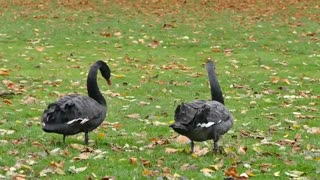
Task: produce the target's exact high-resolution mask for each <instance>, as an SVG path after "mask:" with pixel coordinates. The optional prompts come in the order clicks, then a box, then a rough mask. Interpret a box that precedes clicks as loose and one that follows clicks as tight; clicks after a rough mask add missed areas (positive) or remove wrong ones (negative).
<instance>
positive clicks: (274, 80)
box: [271, 76, 279, 84]
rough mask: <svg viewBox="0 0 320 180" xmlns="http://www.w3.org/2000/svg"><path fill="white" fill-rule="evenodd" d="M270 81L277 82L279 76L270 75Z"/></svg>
mask: <svg viewBox="0 0 320 180" xmlns="http://www.w3.org/2000/svg"><path fill="white" fill-rule="evenodd" d="M271 82H272V83H273V84H277V83H278V82H279V77H278V76H272V77H271Z"/></svg>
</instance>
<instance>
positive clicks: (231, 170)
mask: <svg viewBox="0 0 320 180" xmlns="http://www.w3.org/2000/svg"><path fill="white" fill-rule="evenodd" d="M224 175H226V176H231V177H238V171H237V169H236V168H235V167H230V168H228V169H227V170H226V171H225V172H224Z"/></svg>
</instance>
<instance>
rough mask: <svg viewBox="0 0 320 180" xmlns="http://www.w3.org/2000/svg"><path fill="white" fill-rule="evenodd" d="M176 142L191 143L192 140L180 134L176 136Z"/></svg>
mask: <svg viewBox="0 0 320 180" xmlns="http://www.w3.org/2000/svg"><path fill="white" fill-rule="evenodd" d="M176 142H177V143H178V144H189V143H190V142H191V141H190V139H189V138H187V137H186V136H182V135H179V136H178V137H176Z"/></svg>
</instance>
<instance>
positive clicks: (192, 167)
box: [180, 163, 198, 171]
mask: <svg viewBox="0 0 320 180" xmlns="http://www.w3.org/2000/svg"><path fill="white" fill-rule="evenodd" d="M197 169H198V166H197V165H196V164H189V163H186V164H183V165H182V166H181V167H180V170H181V171H187V170H197Z"/></svg>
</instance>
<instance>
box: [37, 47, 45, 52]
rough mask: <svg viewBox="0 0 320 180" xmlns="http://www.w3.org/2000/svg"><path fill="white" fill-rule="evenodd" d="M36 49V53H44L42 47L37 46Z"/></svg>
mask: <svg viewBox="0 0 320 180" xmlns="http://www.w3.org/2000/svg"><path fill="white" fill-rule="evenodd" d="M35 49H36V51H38V52H42V51H43V50H44V47H42V46H37V47H36V48H35Z"/></svg>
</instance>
